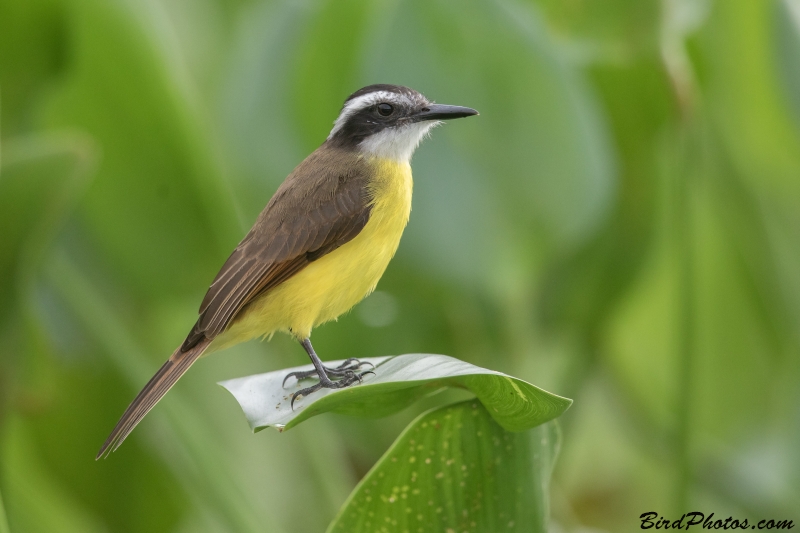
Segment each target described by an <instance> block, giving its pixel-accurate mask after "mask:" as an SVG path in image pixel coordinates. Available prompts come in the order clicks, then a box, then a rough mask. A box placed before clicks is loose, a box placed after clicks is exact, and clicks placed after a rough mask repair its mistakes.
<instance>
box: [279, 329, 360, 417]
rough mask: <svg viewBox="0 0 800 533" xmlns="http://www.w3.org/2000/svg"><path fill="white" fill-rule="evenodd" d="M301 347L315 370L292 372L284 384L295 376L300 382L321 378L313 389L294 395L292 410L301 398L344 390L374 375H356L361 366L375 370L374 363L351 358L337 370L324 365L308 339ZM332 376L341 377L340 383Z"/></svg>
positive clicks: (308, 388) (302, 342)
mask: <svg viewBox="0 0 800 533" xmlns="http://www.w3.org/2000/svg"><path fill="white" fill-rule="evenodd" d="M300 345H301V346H302V347H303V348H304V349H305V350H306V353H307V354H308V357H309V358H311V363H312V364H313V365H314V368H315V370H309V371H307V372H291V373H289V374H287V375H286V377H285V378H284V380H283V383H284V384H285V383H286V380H287V379H289V377H292V376H294V377H295V378H297V380H298V381H300V380H301V379H305V378H308V377H312V376H314V375H316V376H317V377H318V378H319V383H317V384H316V385H313V386H311V387H307V388H305V389H301V390H299V391H297V392H295V393H293V394H292V403H291V405H292V408H294V401H295V400H296V399H297V398H298V397H299V396H308V395H309V394H311V393H314V392H316V391H318V390H320V389H343V388H345V387H349V386H350V385H352V384H354V383H360V382H361V379H362V378H363V377H364V376H365V375H367V374H374V372H372V371H369V370H368V371H366V372H362V373H361V374H358V373H356V371H357V370H358V369H360V368H361V366H363V365H365V364H368V365H371V366H372V367H373V368H374V365H372V363H362V362H361V361H359V360H358V359H354V358H350V359H347V360H346V361H345V362H344V363H342V364H341V365H339V366H338V367H336V368H328V367H326V366H325V365H323V364H322V361H321V360H320V358H319V356H317V353H316V352H315V351H314V347H313V346H311V340H310V339H308V338H306V339H303V340H301V341H300ZM329 375H330V376H335V377H341V379H340V380H339V381H331V379H330V377H329Z"/></svg>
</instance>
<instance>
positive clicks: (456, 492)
mask: <svg viewBox="0 0 800 533" xmlns="http://www.w3.org/2000/svg"><path fill="white" fill-rule="evenodd" d="M559 437H560V435H559V432H558V426H557V425H556V424H555V423H551V424H546V425H543V426H539V427H538V428H536V429H534V430H532V431H529V432H525V433H512V432H509V431H506V430H504V429H503V428H502V427H500V426H499V425H498V424H497V423H496V422H495V420H493V419H492V416H490V413H489V411H487V410H486V409H485V408H483V407H482V406H481V405H480V403H479V402H477V401H475V400H469V401H466V402H462V403H459V404H455V405H451V406H446V407H441V408H439V409H435V410H432V411H429V412H427V413H425V414H423V415H421V416H420V417H419V418H417V420H416V421H414V422H413V423H412V424H411V425H410V426H409V427H408V429H406V431H405V432H404V433H403V434H402V435H401V436H400V437H399V438H398V439H397V441H395V443H394V445H392V447H391V448H390V449H389V450H388V451H387V452H386V454H384V456H383V457H382V458H381V460H380V461H379V462H378V463H377V464H376V465H375V466H374V467H373V468H372V470H370V472H369V473H368V474H367V475H366V476H365V477H364V479H363V480H362V481H361V483H359V485H358V486H357V487H356V489H355V490H354V491H353V493H352V494H351V495H350V498H349V499H348V501H347V502H346V503H345V505H344V506H342V509H341V510H340V511H339V514H338V515H337V517H336V519H335V520H334V522H333V523H332V524H331V526H330V527H329V528H328V532H329V533H333V532H337V531H347V532H349V533H356V532H361V531H364V532H367V531H369V532H370V533H372V532H374V531H377V532H384V531H387V532H388V531H408V532H417V533H423V532H427V531H436V532H441V531H459V532H460V531H470V532H492V533H495V532H498V531H522V530H524V531H527V532H534V533H536V532H545V531H546V527H547V508H548V502H547V492H548V485H549V480H550V473H551V472H552V465H553V462H554V460H555V456H556V454H557V450H558V441H559Z"/></svg>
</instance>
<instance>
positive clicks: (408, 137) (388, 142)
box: [358, 121, 441, 163]
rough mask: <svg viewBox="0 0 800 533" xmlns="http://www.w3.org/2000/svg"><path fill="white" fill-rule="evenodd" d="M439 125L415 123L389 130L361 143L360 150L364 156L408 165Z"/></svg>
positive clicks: (436, 122)
mask: <svg viewBox="0 0 800 533" xmlns="http://www.w3.org/2000/svg"><path fill="white" fill-rule="evenodd" d="M439 124H441V122H438V121H431V122H415V123H413V124H407V125H405V126H399V127H396V128H387V129H385V130H383V131H380V132H378V133H376V134H374V135H370V136H369V137H367V138H366V139H364V140H363V141H361V143H360V144H359V145H358V148H359V150H361V152H362V153H363V154H364V155H368V156H371V157H377V158H379V159H391V160H393V161H397V162H400V163H408V162H410V161H411V156H412V155H414V150H416V149H417V146H419V143H420V142H422V140H423V139H424V138H425V136H426V135H428V134H429V133H430V130H431V129H432V128H434V127H435V126H438V125H439Z"/></svg>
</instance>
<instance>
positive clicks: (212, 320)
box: [181, 145, 370, 351]
mask: <svg viewBox="0 0 800 533" xmlns="http://www.w3.org/2000/svg"><path fill="white" fill-rule="evenodd" d="M366 178H367V169H366V165H365V163H364V162H363V160H361V159H360V158H358V157H357V156H356V155H355V154H352V153H348V152H345V151H341V150H336V149H332V148H329V147H327V146H325V145H323V146H322V147H321V148H320V149H318V150H317V151H316V152H314V153H313V154H311V155H310V156H309V157H308V158H307V159H306V160H305V161H304V162H303V163H301V164H300V166H298V167H297V169H295V171H294V172H292V174H290V175H289V177H288V178H286V181H285V182H284V183H283V185H281V187H280V188H279V189H278V191H277V192H276V193H275V196H273V197H272V199H271V200H270V202H269V204H268V205H267V207H266V208H265V209H264V211H262V212H261V215H259V217H258V220H257V221H256V223H255V225H254V226H253V229H251V230H250V233H248V234H247V236H246V237H245V238H244V240H242V242H241V243H239V246H237V247H236V250H234V252H233V253H232V254H231V256H230V257H229V258H228V260H227V261H226V262H225V264H224V265H223V267H222V269H221V270H220V272H219V274H217V277H216V278H215V279H214V282H213V283H212V284H211V287H210V288H209V290H208V292H207V293H206V296H205V298H204V299H203V303H202V304H201V305H200V317H199V318H198V320H197V323H196V324H195V325H194V327H193V328H192V331H191V333H189V335H188V337H187V338H186V340H185V341H184V343H183V345H182V346H181V350H182V351H186V350H189V349H190V348H192V347H193V346H194V345H196V344H197V343H198V342H200V341H201V340H202V339H203V338H206V339H213V338H214V337H216V336H217V335H219V334H220V333H222V332H223V331H224V330H225V328H226V327H227V326H228V324H230V322H231V320H232V319H233V318H234V317H235V316H236V314H237V313H238V312H239V311H240V310H241V309H242V307H244V306H245V305H246V304H247V303H248V302H250V301H252V300H253V298H255V297H256V296H258V295H259V294H261V293H263V292H265V291H268V290H269V289H271V288H273V287H275V286H277V285H278V284H280V283H281V282H283V281H285V280H287V279H289V278H290V277H291V276H292V275H294V274H296V273H297V272H298V271H300V270H301V269H303V268H304V267H305V266H306V265H308V264H309V263H310V262H312V261H315V260H316V259H318V258H320V257H322V256H323V255H325V254H327V253H329V252H332V251H333V250H335V249H336V248H338V247H339V246H341V245H343V244H345V243H346V242H348V241H349V240H351V239H353V238H354V237H355V236H356V235H358V233H359V232H360V231H361V229H362V228H363V227H364V226H365V225H366V223H367V220H369V215H370V203H369V195H368V192H367V187H366V183H367V179H366Z"/></svg>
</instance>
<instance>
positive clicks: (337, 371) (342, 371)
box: [281, 357, 375, 394]
mask: <svg viewBox="0 0 800 533" xmlns="http://www.w3.org/2000/svg"><path fill="white" fill-rule="evenodd" d="M351 363H355V364H351ZM365 365H369V366H371V367H372V368H375V365H373V364H372V363H370V362H369V361H363V362H362V361H359V360H358V359H356V358H355V357H351V358H349V359H345V360H344V361H343V362H342V364H340V365H339V366H337V367H336V368H328V367H327V366H326V367H323V368H324V369H325V373H326V374H328V375H329V376H334V377H347V376H348V372H354V371H356V370H359V369H360V368H361V367H362V366H365ZM362 375H363V374H362ZM291 377H293V378H295V379H297V381H298V382H300V381H302V380H304V379H308V378H319V377H320V376H319V374H318V373H317V371H316V370H304V371H298V372H289V373H288V374H286V376H285V377H284V378H283V383H282V384H281V387H284V388H286V381H287V380H288V379H289V378H291ZM295 394H297V393H295Z"/></svg>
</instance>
